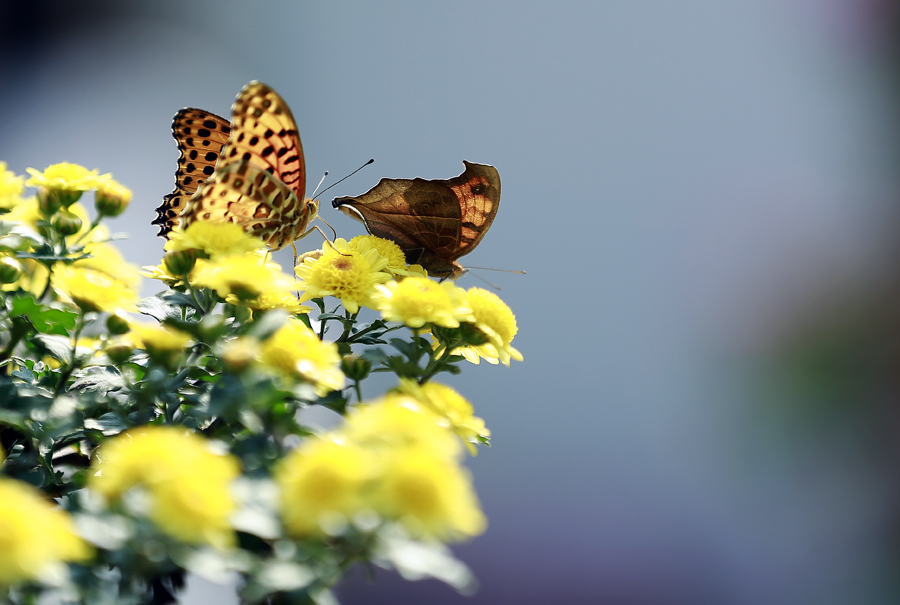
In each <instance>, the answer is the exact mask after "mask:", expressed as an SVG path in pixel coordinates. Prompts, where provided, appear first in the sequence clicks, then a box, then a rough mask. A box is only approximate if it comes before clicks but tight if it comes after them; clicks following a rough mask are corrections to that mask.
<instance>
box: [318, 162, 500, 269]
mask: <svg viewBox="0 0 900 605" xmlns="http://www.w3.org/2000/svg"><path fill="white" fill-rule="evenodd" d="M463 164H465V166H466V170H465V172H463V173H462V174H461V175H459V176H458V177H455V178H452V179H448V180H433V181H429V180H426V179H420V178H416V179H412V180H410V179H381V181H380V182H379V183H378V184H377V185H375V187H373V188H372V189H370V190H369V191H367V192H366V193H364V194H362V195H360V196H358V197H338V198H334V200H332V202H331V205H332V206H333V207H335V208H337V209H339V210H341V211H342V212H344V213H346V214H349V215H350V216H352V217H354V218H357V219H359V220H361V221H362V222H363V224H365V226H366V230H367V231H368V232H369V233H371V234H372V235H377V236H378V237H383V238H386V239H390V240H393V241H395V242H396V243H397V245H399V246H400V248H402V249H403V252H404V253H405V254H406V262H408V263H409V264H420V265H422V266H423V267H425V269H426V270H427V271H428V274H429V275H433V276H435V277H450V278H451V279H456V278H457V277H459V276H460V275H462V274H463V273H465V269H463V267H462V265H460V264H459V263H458V262H456V259H458V258H459V257H461V256H463V255H465V254H468V253H469V252H471V251H472V250H474V249H475V247H476V246H477V245H478V243H479V242H480V241H481V238H483V237H484V234H485V233H487V230H488V229H489V228H490V226H491V223H492V222H493V221H494V217H495V216H496V215H497V208H499V206H500V174H499V173H498V172H497V169H496V168H494V167H493V166H488V165H486V164H473V163H471V162H466V161H465V160H464V161H463Z"/></svg>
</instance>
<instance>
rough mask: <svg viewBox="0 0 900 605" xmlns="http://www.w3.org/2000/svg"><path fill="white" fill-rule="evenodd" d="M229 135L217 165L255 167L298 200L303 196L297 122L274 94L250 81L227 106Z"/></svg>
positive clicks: (303, 165)
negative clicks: (230, 164) (238, 162)
mask: <svg viewBox="0 0 900 605" xmlns="http://www.w3.org/2000/svg"><path fill="white" fill-rule="evenodd" d="M231 119H232V134H231V137H230V138H229V139H228V143H227V144H226V145H225V148H224V149H223V150H222V154H221V158H220V159H219V163H218V166H223V165H225V164H229V163H231V162H234V161H239V160H243V161H247V162H250V163H252V164H255V165H257V166H259V167H261V168H263V169H264V170H267V171H268V172H269V173H271V174H273V175H275V176H276V177H277V178H278V179H280V180H281V181H282V182H284V184H285V185H287V186H288V187H290V188H291V189H292V190H293V191H294V193H295V194H296V196H297V198H298V199H301V200H302V199H304V196H305V193H306V164H305V161H304V159H303V146H302V145H301V144H300V136H299V134H298V133H297V123H296V122H295V121H294V116H293V114H291V110H290V108H289V107H288V105H287V103H285V101H284V99H282V98H281V95H279V94H278V93H277V92H275V91H274V90H272V89H271V88H270V87H269V86H267V85H265V84H263V83H262V82H255V81H254V82H250V83H249V84H247V85H246V86H244V88H243V89H242V90H241V92H240V93H239V94H238V96H237V99H235V101H234V105H233V106H232V107H231Z"/></svg>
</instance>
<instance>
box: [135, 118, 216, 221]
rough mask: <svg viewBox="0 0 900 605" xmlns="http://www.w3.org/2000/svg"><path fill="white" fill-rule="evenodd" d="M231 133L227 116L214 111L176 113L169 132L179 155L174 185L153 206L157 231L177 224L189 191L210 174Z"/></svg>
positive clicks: (190, 193) (188, 196)
mask: <svg viewBox="0 0 900 605" xmlns="http://www.w3.org/2000/svg"><path fill="white" fill-rule="evenodd" d="M230 133H231V124H230V123H229V122H228V120H226V119H225V118H222V117H219V116H217V115H216V114H214V113H210V112H208V111H204V110H202V109H196V108H194V107H186V108H184V109H182V110H180V111H179V112H178V113H176V114H175V118H174V119H173V120H172V136H173V137H175V142H176V143H178V150H179V151H180V152H181V157H179V158H178V169H177V170H176V171H175V189H174V191H172V193H170V194H169V195H167V196H165V197H164V198H163V202H162V204H160V206H159V207H158V208H157V209H156V212H157V216H156V219H155V220H154V221H153V223H152V224H154V225H159V234H158V235H162V236H163V237H166V236H168V233H169V231H171V230H172V229H173V228H174V227H176V226H177V225H178V224H179V222H180V221H179V218H178V216H179V215H180V214H181V213H182V211H183V210H184V207H185V205H186V204H187V201H188V200H189V199H190V197H191V195H193V194H194V192H195V191H197V188H198V187H199V186H200V185H201V184H202V183H203V181H204V180H206V179H207V178H209V176H210V175H212V173H213V170H214V169H215V166H216V162H217V161H218V159H219V154H220V153H221V151H222V148H223V147H224V145H225V143H226V142H227V141H228V136H229V134H230Z"/></svg>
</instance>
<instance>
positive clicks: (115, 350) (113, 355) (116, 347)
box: [105, 342, 134, 363]
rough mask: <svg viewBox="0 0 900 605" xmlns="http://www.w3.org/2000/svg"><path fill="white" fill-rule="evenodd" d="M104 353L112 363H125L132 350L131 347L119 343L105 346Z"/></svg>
mask: <svg viewBox="0 0 900 605" xmlns="http://www.w3.org/2000/svg"><path fill="white" fill-rule="evenodd" d="M105 351H106V355H107V356H108V357H109V358H110V359H111V360H112V362H113V363H125V362H126V361H128V358H130V357H131V354H132V352H133V351H134V349H133V348H132V347H131V345H127V344H125V343H121V342H120V343H116V344H111V345H109V346H107V347H106V349H105Z"/></svg>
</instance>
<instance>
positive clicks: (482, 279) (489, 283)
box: [464, 267, 503, 292]
mask: <svg viewBox="0 0 900 605" xmlns="http://www.w3.org/2000/svg"><path fill="white" fill-rule="evenodd" d="M472 268H473V269H477V268H478V267H472ZM464 275H471V276H472V277H474V278H475V279H480V280H481V281H483V282H484V283H486V284H487V285H489V286H490V287H491V288H493V289H494V290H496V291H497V292H499V291H500V290H502V289H503V288H501V287H500V286H498V285H497V284H495V283H494V282H490V281H488V280H486V279H485V278H483V277H481V276H480V275H478V274H477V273H472V272H470V271H469V270H468V269H467V270H466V272H465V274H464Z"/></svg>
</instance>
